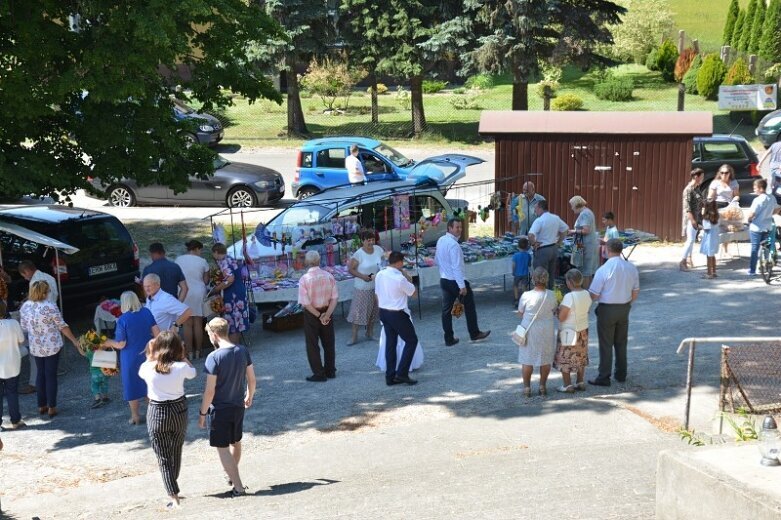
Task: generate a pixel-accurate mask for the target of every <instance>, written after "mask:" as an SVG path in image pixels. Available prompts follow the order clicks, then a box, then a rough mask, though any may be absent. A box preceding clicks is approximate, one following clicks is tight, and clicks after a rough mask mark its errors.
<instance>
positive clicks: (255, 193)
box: [90, 155, 285, 208]
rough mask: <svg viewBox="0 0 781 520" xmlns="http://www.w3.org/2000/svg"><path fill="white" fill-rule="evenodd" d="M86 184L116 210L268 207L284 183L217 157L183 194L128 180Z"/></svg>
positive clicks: (252, 167) (279, 177) (263, 169)
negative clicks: (142, 206)
mask: <svg viewBox="0 0 781 520" xmlns="http://www.w3.org/2000/svg"><path fill="white" fill-rule="evenodd" d="M90 182H91V184H92V186H93V187H95V189H97V190H99V191H101V192H105V193H106V197H107V198H108V201H109V204H111V205H112V206H118V207H128V206H135V205H136V204H157V205H168V206H222V205H227V206H229V207H233V208H251V207H256V206H265V205H268V204H271V203H273V202H276V201H278V200H279V199H281V198H282V197H283V196H284V195H285V180H284V179H283V178H282V174H280V173H279V172H278V171H276V170H272V169H271V168H266V167H264V166H256V165H254V164H246V163H239V162H230V161H228V160H227V159H225V158H224V157H222V156H220V155H218V156H217V158H216V159H215V160H214V174H213V175H212V176H211V177H209V178H208V179H199V178H198V177H196V176H194V175H191V176H190V187H189V189H187V191H185V192H183V193H174V190H172V189H171V188H168V187H167V186H162V185H159V184H151V185H148V186H139V185H138V184H137V183H136V182H135V181H134V180H132V179H122V180H121V181H119V182H115V183H113V184H110V185H108V186H106V185H105V184H104V183H103V182H102V181H101V180H100V179H99V178H93V179H92V180H91V181H90Z"/></svg>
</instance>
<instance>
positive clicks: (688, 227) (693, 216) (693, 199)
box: [678, 168, 705, 271]
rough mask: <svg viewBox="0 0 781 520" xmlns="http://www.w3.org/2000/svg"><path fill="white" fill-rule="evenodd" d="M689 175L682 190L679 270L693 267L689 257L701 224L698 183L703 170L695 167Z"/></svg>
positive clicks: (700, 191)
mask: <svg viewBox="0 0 781 520" xmlns="http://www.w3.org/2000/svg"><path fill="white" fill-rule="evenodd" d="M690 177H691V180H690V181H689V184H687V185H686V188H684V190H683V236H685V237H686V242H685V243H684V244H683V254H682V255H681V261H680V262H679V263H678V268H679V269H680V270H681V271H688V270H689V267H694V265H693V264H691V262H690V259H691V256H692V249H693V248H694V242H695V240H696V239H697V232H698V231H699V229H700V226H701V225H702V204H703V197H702V190H700V184H702V181H703V179H704V178H705V170H703V169H702V168H695V169H693V170H692V171H691V174H690ZM690 264H691V265H690Z"/></svg>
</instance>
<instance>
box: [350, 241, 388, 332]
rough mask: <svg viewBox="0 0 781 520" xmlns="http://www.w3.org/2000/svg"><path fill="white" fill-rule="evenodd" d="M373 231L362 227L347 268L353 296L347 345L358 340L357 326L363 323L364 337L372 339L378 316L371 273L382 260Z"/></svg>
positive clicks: (376, 270)
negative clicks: (359, 245)
mask: <svg viewBox="0 0 781 520" xmlns="http://www.w3.org/2000/svg"><path fill="white" fill-rule="evenodd" d="M375 234H376V233H375V231H374V230H373V229H364V230H363V231H361V235H360V236H361V241H362V242H363V245H362V246H361V247H360V248H359V249H358V251H356V252H355V253H354V254H353V256H352V258H350V263H349V264H348V269H349V271H350V274H351V275H353V276H354V277H355V288H354V289H353V298H352V301H351V302H350V312H349V314H348V315H347V321H348V322H350V323H352V325H353V335H352V338H351V339H350V342H349V343H347V345H348V346H351V345H355V344H356V343H358V329H359V328H360V327H366V339H368V340H372V339H374V323H375V322H376V321H377V320H378V319H379V312H380V311H379V307H377V296H375V294H374V275H376V274H377V272H378V271H379V270H380V264H381V263H382V255H383V253H384V251H383V250H382V248H381V247H380V246H378V245H376V244H375V243H374V237H375Z"/></svg>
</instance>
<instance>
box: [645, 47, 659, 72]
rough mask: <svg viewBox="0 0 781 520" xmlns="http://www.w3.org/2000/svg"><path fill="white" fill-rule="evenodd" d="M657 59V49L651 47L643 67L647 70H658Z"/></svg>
mask: <svg viewBox="0 0 781 520" xmlns="http://www.w3.org/2000/svg"><path fill="white" fill-rule="evenodd" d="M658 61H659V49H651V52H649V53H648V56H646V58H645V67H646V68H647V69H648V70H653V71H658V70H659V67H658V65H657V63H658Z"/></svg>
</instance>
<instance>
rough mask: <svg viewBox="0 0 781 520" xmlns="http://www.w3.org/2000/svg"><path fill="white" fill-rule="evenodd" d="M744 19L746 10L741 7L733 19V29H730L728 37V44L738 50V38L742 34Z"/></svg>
mask: <svg viewBox="0 0 781 520" xmlns="http://www.w3.org/2000/svg"><path fill="white" fill-rule="evenodd" d="M745 21H746V11H744V10H743V9H741V10H740V12H739V13H738V19H737V20H736V21H735V30H734V31H732V38H730V42H731V43H730V45H731V46H732V48H733V49H735V50H739V49H738V47H740V38H741V37H742V36H743V26H744V25H745Z"/></svg>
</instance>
